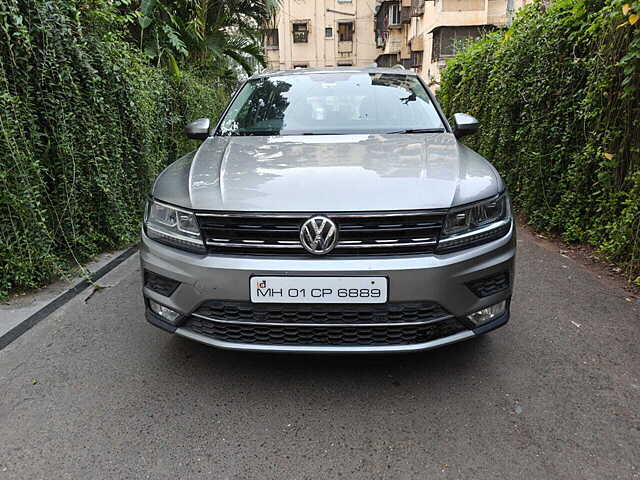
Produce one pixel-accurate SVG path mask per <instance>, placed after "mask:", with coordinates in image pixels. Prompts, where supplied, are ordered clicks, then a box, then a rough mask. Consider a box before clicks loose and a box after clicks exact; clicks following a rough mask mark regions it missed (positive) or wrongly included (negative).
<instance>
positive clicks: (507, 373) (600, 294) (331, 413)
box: [0, 234, 640, 480]
mask: <svg viewBox="0 0 640 480" xmlns="http://www.w3.org/2000/svg"><path fill="white" fill-rule="evenodd" d="M136 261H137V258H135V257H134V258H132V259H131V260H130V261H128V262H127V263H126V264H123V265H122V266H121V267H119V268H118V270H116V271H114V272H112V274H111V276H110V277H109V278H105V279H104V280H103V282H102V283H106V284H110V283H111V284H112V285H113V286H111V287H110V288H108V289H105V290H102V291H100V292H98V293H96V294H95V295H93V296H92V297H91V298H90V299H88V301H87V302H86V303H85V301H84V297H77V298H76V299H75V300H74V301H72V302H70V303H69V304H67V305H66V306H65V307H64V308H63V309H61V310H59V311H57V312H56V313H55V314H53V315H52V316H50V317H49V318H47V319H46V320H44V321H43V322H42V323H40V324H39V325H37V326H36V327H35V328H34V329H32V330H30V331H29V332H27V333H26V334H25V335H23V336H22V337H21V338H19V339H18V340H17V341H15V342H14V343H12V344H11V345H9V346H8V347H7V348H5V349H4V350H2V351H0V480H4V479H14V478H25V479H38V478H46V479H51V478H56V479H62V478H73V479H87V478H91V479H101V478H105V479H106V478H108V479H119V478H153V479H163V478H172V479H173V478H209V479H211V478H215V479H218V478H221V479H224V478H239V479H244V478H247V479H254V478H255V479H289V478H291V479H305V478H314V479H315V478H318V479H333V478H349V479H378V478H380V479H394V480H396V479H432V478H435V479H439V478H444V479H449V478H464V479H474V480H477V479H485V478H486V479H499V478H507V479H537V478H540V479H562V478H575V479H598V480H602V479H609V478H610V479H633V478H640V347H639V345H640V305H638V304H636V303H630V302H627V301H625V300H624V298H623V296H624V294H623V292H621V291H617V290H615V289H614V288H613V287H608V286H606V285H603V284H601V283H599V281H598V280H597V279H596V278H594V277H593V276H592V274H591V273H589V272H588V271H586V270H585V269H583V268H582V267H581V266H580V265H577V264H575V263H574V262H573V261H572V260H570V259H567V258H565V257H563V256H561V255H559V254H558V253H556V252H553V251H550V250H549V249H545V248H541V247H540V246H538V245H537V244H535V242H534V241H533V240H532V239H531V237H529V236H527V235H522V234H521V235H520V240H519V258H518V262H519V263H518V274H517V285H516V297H515V300H514V303H513V311H512V320H511V322H510V323H509V324H508V325H507V326H506V327H504V328H502V329H500V330H498V331H496V332H494V333H493V334H491V335H489V336H486V337H483V338H481V339H478V340H474V341H471V342H467V343H462V344H458V345H454V346H452V347H448V348H444V349H441V350H437V351H434V352H427V353H422V354H411V355H404V356H390V357H304V356H269V355H264V354H238V353H232V352H225V351H218V350H214V349H211V348H208V347H205V346H202V345H198V344H195V343H191V342H189V341H187V340H183V339H180V338H176V337H172V336H170V335H167V334H165V333H163V332H162V331H159V330H157V329H155V328H153V327H151V326H149V325H147V324H146V323H145V322H144V321H143V311H142V308H141V305H142V303H141V299H140V293H139V290H140V288H139V283H138V282H139V272H138V267H137V264H136Z"/></svg>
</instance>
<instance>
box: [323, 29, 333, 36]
mask: <svg viewBox="0 0 640 480" xmlns="http://www.w3.org/2000/svg"><path fill="white" fill-rule="evenodd" d="M331 37H333V28H331V27H327V28H325V29H324V38H331Z"/></svg>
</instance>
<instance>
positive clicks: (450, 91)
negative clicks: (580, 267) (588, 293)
mask: <svg viewBox="0 0 640 480" xmlns="http://www.w3.org/2000/svg"><path fill="white" fill-rule="evenodd" d="M638 15H640V2H639V1H638V0H636V1H635V2H629V3H627V2H626V1H623V0H613V1H603V0H596V1H591V0H588V1H585V0H556V1H554V2H551V3H548V4H547V3H543V2H534V3H533V4H531V5H529V6H527V7H525V8H524V9H523V10H521V12H520V13H519V15H518V16H517V18H516V20H515V22H514V24H513V25H512V26H511V27H510V28H509V29H507V30H504V31H499V32H494V33H491V34H489V35H487V36H486V37H484V38H482V39H480V40H479V41H477V42H475V43H472V44H470V45H468V46H467V47H466V48H464V49H462V51H461V52H460V53H458V54H457V55H456V56H455V57H454V58H453V59H452V60H450V61H449V62H448V64H447V66H446V68H445V70H444V72H443V77H442V84H441V88H440V90H439V93H438V96H439V98H440V99H441V102H442V104H443V107H444V109H445V111H446V112H447V113H448V114H449V115H451V114H452V113H453V112H458V111H462V112H468V113H470V114H472V115H475V116H476V117H478V118H479V120H480V122H481V127H480V128H481V130H480V134H479V135H477V136H474V137H475V138H472V137H470V138H469V140H467V141H466V142H467V143H468V144H469V146H471V147H472V148H475V149H477V150H478V151H479V152H480V153H481V154H483V155H484V156H486V157H487V158H488V159H490V160H491V161H492V162H493V163H494V165H496V167H497V168H498V170H499V171H500V172H501V174H502V175H503V176H504V178H505V180H506V182H507V184H508V186H509V189H510V191H511V194H512V197H513V198H514V201H515V204H516V206H517V208H518V209H519V211H520V212H522V213H523V214H524V215H525V217H526V218H527V219H528V221H529V222H530V223H531V224H532V225H534V226H535V227H537V228H538V229H541V230H545V231H553V232H559V233H561V234H562V236H563V238H564V239H565V240H566V241H570V242H584V243H588V244H591V245H593V246H595V247H597V248H598V250H599V251H600V252H602V253H603V254H605V255H606V256H608V257H609V258H611V259H612V260H614V261H617V262H620V263H621V265H623V267H624V268H625V270H626V272H627V274H628V276H629V279H630V280H634V279H635V282H636V283H638V284H640V277H638V274H639V273H640V21H638V19H639V17H638Z"/></svg>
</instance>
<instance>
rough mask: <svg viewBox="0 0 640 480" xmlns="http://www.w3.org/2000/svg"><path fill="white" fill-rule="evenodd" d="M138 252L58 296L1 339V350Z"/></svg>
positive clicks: (131, 250) (116, 260)
mask: <svg viewBox="0 0 640 480" xmlns="http://www.w3.org/2000/svg"><path fill="white" fill-rule="evenodd" d="M137 251H138V246H137V245H134V246H133V247H130V248H128V249H127V250H126V251H124V252H123V253H121V254H120V255H118V256H117V257H116V258H114V259H113V260H111V261H110V262H109V263H107V264H106V265H104V266H103V267H101V268H99V269H98V270H96V271H95V272H93V273H92V274H91V275H90V276H89V279H86V278H85V279H84V280H81V281H80V282H78V283H77V284H76V285H74V286H73V287H71V288H70V289H69V290H67V291H66V292H64V293H63V294H61V295H59V296H57V297H56V298H54V299H53V300H51V301H50V302H49V303H47V304H46V305H45V306H44V307H42V308H41V309H40V310H38V311H37V312H35V313H33V314H31V315H30V316H29V317H27V318H26V319H24V320H23V321H22V322H20V323H19V324H18V325H16V326H15V327H13V328H12V329H11V330H9V331H8V332H7V333H5V334H4V335H2V336H1V337H0V350H2V349H3V348H5V347H6V346H7V345H9V344H10V343H11V342H13V341H14V340H16V339H18V338H19V337H20V336H21V335H22V334H23V333H26V332H28V331H29V330H30V329H31V328H32V327H34V326H35V325H37V324H38V323H39V322H40V321H42V320H44V319H45V318H47V317H48V316H49V315H51V314H52V313H53V312H55V311H56V310H57V309H59V308H60V307H62V306H63V305H65V304H66V303H68V302H69V301H70V300H71V299H73V298H74V297H76V296H77V295H79V294H80V293H82V292H83V291H84V290H86V289H87V288H89V287H90V286H91V284H92V283H93V282H95V281H96V280H99V279H100V278H101V277H103V276H105V275H106V274H107V273H109V272H110V271H111V270H113V269H114V268H116V267H117V266H118V265H120V264H121V263H122V262H124V261H125V260H126V259H127V258H129V257H130V256H131V255H133V254H134V253H136V252H137Z"/></svg>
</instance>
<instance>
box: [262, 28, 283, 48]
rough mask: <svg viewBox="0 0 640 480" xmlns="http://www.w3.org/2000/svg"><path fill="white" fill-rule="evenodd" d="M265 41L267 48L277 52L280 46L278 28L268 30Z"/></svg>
mask: <svg viewBox="0 0 640 480" xmlns="http://www.w3.org/2000/svg"><path fill="white" fill-rule="evenodd" d="M265 40H266V44H267V48H271V49H274V50H276V49H277V48H278V46H279V45H280V41H279V40H278V29H277V28H270V29H268V30H267V35H266V38H265Z"/></svg>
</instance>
